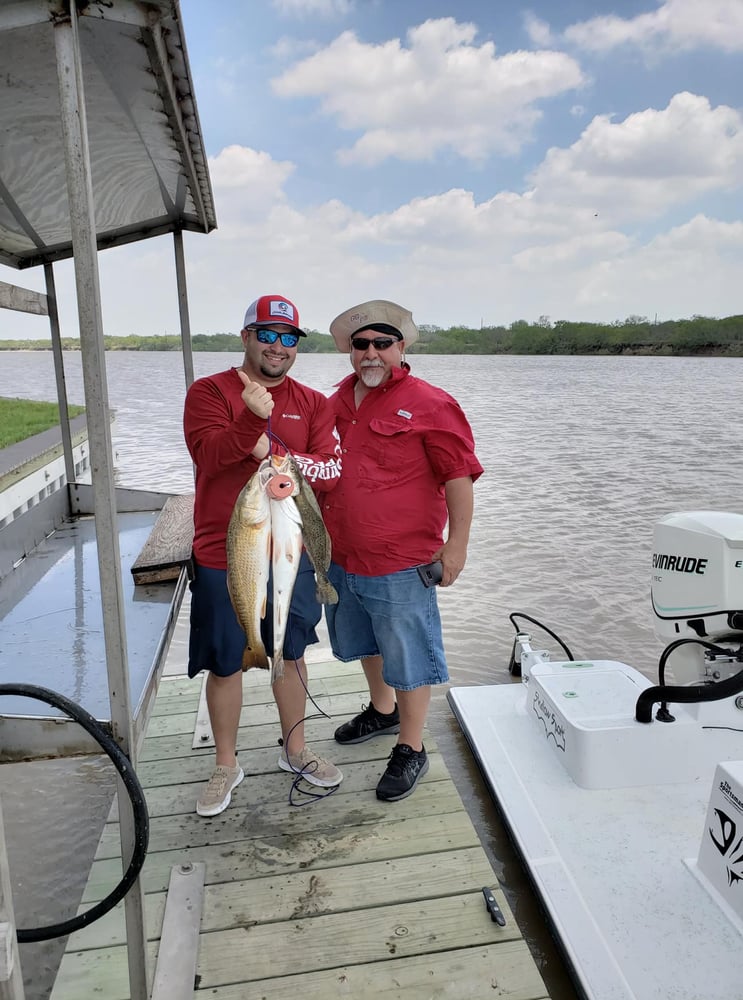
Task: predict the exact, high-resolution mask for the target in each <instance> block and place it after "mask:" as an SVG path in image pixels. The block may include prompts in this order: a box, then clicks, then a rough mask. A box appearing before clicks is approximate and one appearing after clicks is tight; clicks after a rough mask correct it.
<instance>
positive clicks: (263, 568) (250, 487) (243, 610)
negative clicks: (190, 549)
mask: <svg viewBox="0 0 743 1000" xmlns="http://www.w3.org/2000/svg"><path fill="white" fill-rule="evenodd" d="M273 475H274V470H273V468H272V467H271V463H270V462H269V461H268V460H265V461H263V462H261V464H260V465H259V466H258V469H257V470H256V472H254V473H253V475H252V476H251V477H250V479H249V480H248V482H247V484H246V485H245V486H244V487H243V489H242V490H241V492H240V495H239V496H238V498H237V501H236V502H235V506H234V508H233V511H232V516H231V517H230V523H229V526H228V528H227V589H228V590H229V593H230V600H231V601H232V606H233V608H234V609H235V614H236V615H237V620H238V621H239V622H240V625H241V627H242V629H243V631H244V632H245V640H246V645H245V650H244V652H243V659H242V668H243V670H248V669H249V668H250V667H264V668H268V657H267V655H266V648H265V646H264V645H263V640H262V639H261V620H262V619H263V618H264V617H265V615H266V591H267V587H268V567H269V561H270V558H271V508H270V504H269V498H268V494H267V493H266V484H267V482H268V480H269V479H270V478H271V477H272V476H273Z"/></svg>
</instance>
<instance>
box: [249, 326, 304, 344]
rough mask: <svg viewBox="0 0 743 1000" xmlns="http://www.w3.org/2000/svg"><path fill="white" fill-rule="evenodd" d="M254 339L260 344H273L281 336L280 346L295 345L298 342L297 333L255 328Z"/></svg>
mask: <svg viewBox="0 0 743 1000" xmlns="http://www.w3.org/2000/svg"><path fill="white" fill-rule="evenodd" d="M255 336H256V339H257V340H258V342H259V343H260V344H275V343H276V341H277V340H279V338H281V345H282V347H296V346H297V344H298V343H299V334H298V333H276V331H275V330H256V331H255Z"/></svg>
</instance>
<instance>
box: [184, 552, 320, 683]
mask: <svg viewBox="0 0 743 1000" xmlns="http://www.w3.org/2000/svg"><path fill="white" fill-rule="evenodd" d="M271 583H272V578H271V575H270V574H269V580H268V603H267V604H266V617H265V618H264V619H263V621H262V622H261V637H262V638H263V642H264V644H265V646H266V649H267V650H269V649H273V605H272V602H271V595H272V593H273V588H272V586H271ZM190 589H191V632H190V636H189V640H188V676H189V677H195V676H196V674H198V673H199V671H201V670H211V672H212V673H213V674H216V675H217V676H218V677H229V676H230V674H235V673H237V671H238V670H241V669H242V656H243V650H244V649H245V633H244V632H243V630H242V628H241V627H240V624H239V623H238V620H237V617H236V616H235V612H234V610H233V608H232V602H231V601H230V595H229V592H228V591H227V570H224V569H208V568H207V567H206V566H199V565H198V563H197V564H196V565H195V576H194V579H193V580H192V582H191V586H190ZM321 617H322V605H321V604H318V602H317V599H316V597H315V573H314V570H313V569H312V564H311V562H310V561H309V559H308V557H307V553H306V552H303V553H302V560H301V562H300V564H299V572H298V573H297V579H296V582H295V584H294V593H293V594H292V600H291V604H290V605H289V621H288V622H287V626H286V635H285V636H284V659H286V660H298V659H300V657H302V656H304V651H305V648H306V647H307V646H310V645H311V644H312V643H313V642H317V641H318V638H317V633H316V632H315V625H317V623H318V622H319V621H320V618H321Z"/></svg>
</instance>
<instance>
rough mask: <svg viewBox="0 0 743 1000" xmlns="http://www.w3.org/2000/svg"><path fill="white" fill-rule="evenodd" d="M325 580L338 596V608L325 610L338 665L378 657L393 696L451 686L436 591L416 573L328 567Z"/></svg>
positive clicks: (409, 570) (333, 564)
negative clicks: (375, 573) (371, 572)
mask: <svg viewBox="0 0 743 1000" xmlns="http://www.w3.org/2000/svg"><path fill="white" fill-rule="evenodd" d="M328 576H329V577H330V579H331V581H332V583H333V585H334V586H335V589H336V590H337V591H338V603H337V604H326V605H325V618H326V620H327V623H328V633H329V635H330V645H331V646H332V649H333V655H334V656H335V657H336V659H338V660H343V661H344V662H348V661H349V660H361V659H365V658H366V657H368V656H378V655H381V656H382V658H383V661H384V664H383V668H382V676H383V678H384V681H385V683H386V684H389V686H390V687H393V688H395V689H396V690H397V691H412V690H413V689H414V688H418V687H423V686H424V685H429V684H445V683H446V682H447V681H448V680H449V673H448V671H447V669H446V659H445V657H444V642H443V637H442V634H441V617H440V616H439V606H438V604H437V602H436V588H435V587H430V588H428V589H426V587H424V586H423V584H422V583H421V580H420V577H419V576H418V573H417V571H416V570H415V568H413V569H403V570H400V571H399V572H397V573H389V574H388V575H387V576H359V575H358V574H356V573H346V571H345V570H344V569H342V568H341V567H340V566H338V565H336V564H335V563H332V564H331V566H330V570H329V573H328Z"/></svg>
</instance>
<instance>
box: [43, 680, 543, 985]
mask: <svg viewBox="0 0 743 1000" xmlns="http://www.w3.org/2000/svg"><path fill="white" fill-rule="evenodd" d="M309 673H310V684H309V687H310V692H311V694H312V696H313V698H314V699H315V701H316V702H317V704H318V706H319V708H320V709H321V710H322V711H323V712H325V713H327V714H328V716H330V718H327V717H325V716H323V715H320V714H319V713H318V714H317V717H316V718H313V719H311V720H310V721H309V722H308V723H306V735H307V740H308V742H311V743H312V745H313V747H315V749H316V750H317V751H318V752H319V753H320V754H323V755H324V756H327V757H329V758H331V759H332V760H333V761H334V762H335V763H336V764H338V765H339V766H340V767H341V768H342V770H343V773H344V781H343V783H342V784H341V785H340V787H339V788H338V790H337V791H335V792H334V793H333V794H331V795H329V796H328V797H327V798H323V799H322V800H309V799H305V797H304V796H299V797H298V799H299V801H308V802H311V804H309V805H305V806H302V807H296V806H294V805H291V804H290V802H289V795H290V789H291V786H292V780H293V779H292V776H291V775H290V774H287V773H285V772H283V771H280V770H279V769H278V768H277V760H278V754H279V748H278V745H277V737H278V735H279V734H280V730H279V727H278V714H277V712H276V707H275V704H274V702H273V698H272V696H271V689H270V687H269V683H268V676H267V674H266V673H265V672H263V671H250V672H248V673H247V674H245V675H244V707H243V713H242V718H241V728H240V733H239V753H240V763H241V765H242V767H243V770H244V771H245V780H244V781H243V783H242V784H241V785H240V786H239V787H238V788H237V789H235V791H234V792H233V798H232V804H231V805H230V807H229V808H228V809H227V810H226V811H225V812H224V813H222V814H221V815H220V816H217V817H214V818H212V819H204V818H202V817H200V816H197V815H196V813H195V811H194V804H195V800H196V797H197V794H198V790H199V788H200V786H201V784H202V782H204V781H205V780H206V779H207V778H208V777H209V775H210V774H211V770H212V766H213V749H212V748H210V747H209V748H207V747H199V748H198V749H195V750H194V749H192V743H193V738H194V725H195V722H196V716H197V709H198V704H199V698H200V692H201V679H200V678H196V679H194V680H189V679H188V678H187V677H183V676H171V677H165V678H164V679H163V680H162V682H161V684H160V689H159V692H158V696H157V700H156V703H155V709H154V713H153V716H152V717H151V719H150V722H149V726H148V730H147V736H146V738H145V741H144V744H143V750H142V753H141V755H140V762H139V766H138V773H139V777H140V781H141V782H142V785H143V787H144V789H145V792H146V796H147V802H148V806H149V810H150V822H151V829H150V844H149V852H148V856H147V860H146V862H145V866H144V869H143V871H142V875H141V878H142V883H143V886H144V889H145V892H146V915H147V930H148V939H149V940H150V947H151V955H152V962H151V963H150V964H151V969H150V973H151V975H152V973H153V972H154V965H155V959H156V955H157V948H158V941H159V935H160V929H161V926H162V920H163V913H164V909H165V900H166V890H167V888H168V883H169V878H170V872H171V868H172V867H173V866H174V865H182V864H184V863H188V862H205V864H206V887H205V894H204V907H203V913H202V918H201V931H200V938H199V954H198V962H197V969H196V979H195V984H194V996H195V997H196V998H198V997H202V996H203V997H210V998H213V1000H259V998H260V1000H296V998H297V997H301V998H302V1000H327V998H335V997H348V998H351V1000H365V998H377V997H386V998H388V1000H389V998H399V1000H424V998H425V1000H432V998H452V1000H461V998H462V997H473V998H480V997H482V998H485V997H487V998H493V1000H495V998H498V997H508V998H509V1000H548V994H547V991H546V988H545V986H544V984H543V982H542V979H541V977H540V975H539V972H538V970H537V967H536V965H535V963H534V960H533V959H532V957H531V954H530V952H529V950H528V947H527V945H526V943H525V941H524V940H523V938H522V936H521V933H520V931H519V929H518V927H517V925H516V922H515V920H514V917H513V914H512V913H511V911H510V909H509V907H508V903H507V902H506V899H505V897H504V895H503V893H502V891H501V890H500V888H499V887H498V883H497V880H496V877H495V875H494V873H493V870H492V868H491V866H490V864H489V862H488V860H487V858H486V856H485V853H484V851H483V849H482V847H481V845H480V843H479V840H478V836H477V834H476V832H475V829H474V827H473V825H472V823H471V821H470V819H469V816H468V814H467V812H466V811H465V809H464V806H463V805H462V801H461V799H460V798H459V795H458V793H457V790H456V788H455V787H454V784H453V782H452V780H451V778H450V776H449V774H448V772H447V769H446V766H445V765H444V762H443V760H442V758H441V755H440V753H439V752H438V751H437V749H436V747H435V745H434V744H433V742H432V740H431V739H430V737H428V738H427V739H426V747H427V750H428V752H429V755H430V761H431V765H430V770H429V772H428V774H427V775H426V777H425V778H424V779H423V780H422V781H421V784H420V785H419V787H418V789H417V790H416V792H415V794H413V795H412V796H410V797H409V798H407V799H404V800H402V801H400V802H397V803H383V802H379V801H378V800H377V798H376V796H375V794H374V789H375V786H376V783H377V781H378V779H379V776H380V774H381V772H382V771H383V769H384V764H385V761H386V758H387V756H388V754H389V752H390V750H391V748H392V745H393V741H394V737H380V738H377V739H374V740H370V741H368V742H366V743H362V744H359V745H357V746H350V747H342V746H339V745H338V744H337V743H335V741H334V740H333V738H332V735H333V731H334V729H335V728H336V726H337V725H338V724H339V723H340V722H341V721H343V720H344V719H346V718H348V717H349V716H350V715H352V714H354V713H355V712H357V711H358V710H359V708H360V706H361V704H362V702H363V701H365V700H366V697H367V696H366V687H365V684H364V680H363V674H362V671H361V669H360V666H359V665H358V664H342V663H339V662H336V661H333V662H320V663H310V666H309ZM315 712H316V710H315V709H314V707H313V706H312V704H311V703H310V702H309V701H308V715H309V714H311V713H315ZM302 787H304V788H307V789H310V788H312V786H308V785H306V784H304V783H302ZM313 790H314V791H317V789H313ZM120 875H121V860H120V849H119V833H118V827H117V823H116V816H115V813H114V814H112V816H111V817H110V819H109V822H108V823H107V824H106V828H105V830H104V832H103V834H102V837H101V841H100V845H99V848H98V852H97V855H96V859H95V861H94V864H93V866H92V869H91V872H90V878H89V881H88V885H87V888H86V890H85V893H84V896H83V902H82V906H81V909H83V910H84V909H87V908H88V907H89V906H90V904H91V903H92V902H94V901H96V900H99V899H102V898H103V897H104V896H106V895H107V894H108V893H109V892H110V891H111V889H112V887H113V886H114V885H115V883H116V882H117V881H118V879H119V878H120ZM484 886H490V887H491V888H492V889H493V890H494V892H495V896H496V899H497V901H498V904H499V906H500V908H501V909H502V911H503V914H504V915H505V918H506V924H505V926H504V927H501V926H499V925H498V924H497V923H495V922H494V921H493V920H491V918H490V915H489V913H488V911H487V909H486V907H485V903H484V899H483V895H482V888H483V887H484ZM95 997H102V998H105V1000H128V998H129V989H128V977H127V958H126V946H125V928H124V914H123V904H119V906H118V907H116V908H115V909H114V910H113V911H111V912H110V913H109V914H107V915H106V916H104V917H103V918H102V919H100V920H98V921H97V922H95V923H94V924H92V925H90V926H89V927H87V928H85V929H84V930H82V931H78V932H77V933H75V934H73V935H71V936H70V938H69V940H68V944H67V951H66V953H65V955H64V958H63V960H62V965H61V967H60V970H59V974H58V977H57V981H56V984H55V987H54V990H53V992H52V997H51V1000H92V998H95Z"/></svg>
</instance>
